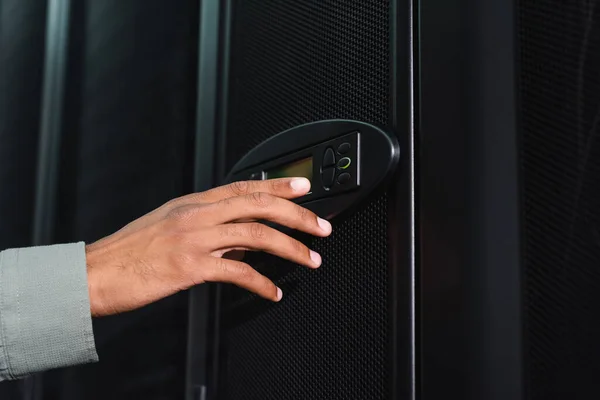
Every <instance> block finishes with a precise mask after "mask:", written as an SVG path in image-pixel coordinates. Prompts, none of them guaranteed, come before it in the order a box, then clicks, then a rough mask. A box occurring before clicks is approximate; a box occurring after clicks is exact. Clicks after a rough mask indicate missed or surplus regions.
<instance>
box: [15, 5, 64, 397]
mask: <svg viewBox="0 0 600 400" xmlns="http://www.w3.org/2000/svg"><path fill="white" fill-rule="evenodd" d="M70 6H71V1H70V0H48V8H47V20H46V45H45V47H46V48H45V61H44V77H43V79H44V81H43V89H42V105H41V106H42V107H41V112H42V115H41V124H40V142H39V147H38V164H37V177H36V192H35V209H34V219H33V244H34V245H47V244H50V243H51V242H52V236H53V232H54V225H55V222H56V221H55V218H56V195H57V187H58V174H59V161H60V143H61V134H62V127H63V105H64V93H65V79H66V65H67V53H68V44H69V17H70V15H69V14H70ZM42 386H43V385H42V379H41V375H37V376H33V377H31V378H29V379H28V380H27V381H26V382H25V387H26V390H25V398H26V399H36V400H39V399H41V398H42Z"/></svg>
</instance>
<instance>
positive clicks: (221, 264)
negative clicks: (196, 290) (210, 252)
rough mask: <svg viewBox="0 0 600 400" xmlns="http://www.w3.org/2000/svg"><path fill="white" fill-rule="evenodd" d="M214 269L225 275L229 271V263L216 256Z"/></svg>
mask: <svg viewBox="0 0 600 400" xmlns="http://www.w3.org/2000/svg"><path fill="white" fill-rule="evenodd" d="M216 269H217V272H218V274H219V275H221V276H227V275H228V274H229V273H230V272H231V271H230V268H229V264H228V263H227V262H226V261H225V260H224V259H222V258H217V261H216Z"/></svg>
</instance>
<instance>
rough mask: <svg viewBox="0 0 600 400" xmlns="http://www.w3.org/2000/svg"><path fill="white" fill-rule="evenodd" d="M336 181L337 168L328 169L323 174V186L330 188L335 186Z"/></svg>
mask: <svg viewBox="0 0 600 400" xmlns="http://www.w3.org/2000/svg"><path fill="white" fill-rule="evenodd" d="M334 179H335V168H328V169H326V170H323V172H321V180H322V181H323V186H325V187H326V188H329V187H331V186H333V180H334Z"/></svg>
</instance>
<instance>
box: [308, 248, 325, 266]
mask: <svg viewBox="0 0 600 400" xmlns="http://www.w3.org/2000/svg"><path fill="white" fill-rule="evenodd" d="M310 259H311V260H312V261H313V263H314V264H315V265H316V266H317V267H320V266H321V262H322V259H321V256H320V255H319V253H317V252H316V251H312V250H311V251H310Z"/></svg>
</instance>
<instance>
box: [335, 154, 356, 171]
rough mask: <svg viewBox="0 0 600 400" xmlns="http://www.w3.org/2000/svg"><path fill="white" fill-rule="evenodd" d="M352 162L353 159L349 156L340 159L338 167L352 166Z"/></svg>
mask: <svg viewBox="0 0 600 400" xmlns="http://www.w3.org/2000/svg"><path fill="white" fill-rule="evenodd" d="M350 164H352V160H351V159H349V158H348V157H344V158H342V159H341V160H340V161H338V163H337V167H338V169H346V168H348V167H349V166H350Z"/></svg>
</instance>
